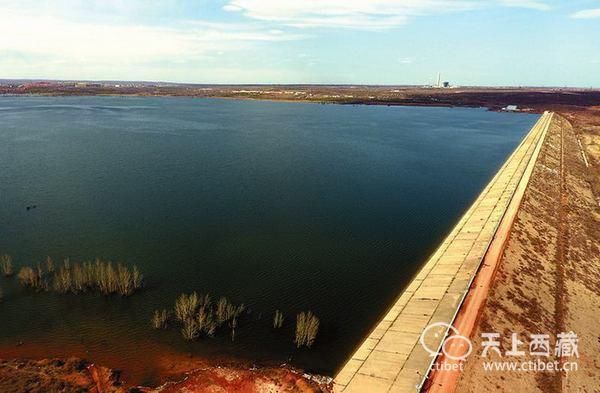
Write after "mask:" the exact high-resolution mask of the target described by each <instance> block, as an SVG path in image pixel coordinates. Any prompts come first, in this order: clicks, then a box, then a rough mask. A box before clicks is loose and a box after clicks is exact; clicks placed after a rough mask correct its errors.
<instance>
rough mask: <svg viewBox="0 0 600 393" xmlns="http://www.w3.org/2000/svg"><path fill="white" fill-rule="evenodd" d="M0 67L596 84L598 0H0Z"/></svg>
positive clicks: (111, 75)
mask: <svg viewBox="0 0 600 393" xmlns="http://www.w3.org/2000/svg"><path fill="white" fill-rule="evenodd" d="M0 16H2V23H0V78H49V79H118V80H162V81H173V82H198V83H351V84H359V83H362V84H365V83H367V84H427V83H432V82H433V81H434V79H435V77H436V74H437V72H438V71H439V72H441V73H442V75H443V79H444V80H449V81H450V82H452V83H453V84H457V85H545V86H581V87H592V86H593V87H600V1H597V0H571V1H568V0H564V1H558V0H318V1H317V0H315V1H309V0H56V1H44V0H14V1H13V0H0Z"/></svg>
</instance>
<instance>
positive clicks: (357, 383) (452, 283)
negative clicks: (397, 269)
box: [335, 112, 552, 393]
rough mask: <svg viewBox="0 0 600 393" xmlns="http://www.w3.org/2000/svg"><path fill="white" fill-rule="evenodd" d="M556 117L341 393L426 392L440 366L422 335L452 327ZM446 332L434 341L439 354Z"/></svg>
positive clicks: (500, 178) (340, 381)
mask: <svg viewBox="0 0 600 393" xmlns="http://www.w3.org/2000/svg"><path fill="white" fill-rule="evenodd" d="M551 117H552V115H551V114H550V113H548V112H546V113H544V115H542V116H541V117H540V119H539V120H538V122H537V123H536V124H535V125H534V126H533V128H532V129H531V131H530V132H529V134H527V136H526V137H525V138H524V139H523V141H522V142H521V144H520V145H519V146H518V147H517V149H516V150H515V151H514V152H513V154H512V155H511V156H510V157H509V158H508V160H507V161H506V162H505V163H504V165H503V166H502V167H501V168H500V170H499V171H498V173H497V174H496V175H495V176H494V178H493V179H492V180H491V181H490V183H489V184H488V185H487V186H486V187H485V189H484V190H483V191H482V193H481V194H480V195H479V197H478V198H477V199H476V200H475V202H474V203H473V205H472V206H471V207H470V208H469V210H467V212H466V213H465V214H464V215H463V217H462V218H461V219H460V220H459V221H458V223H457V224H456V226H455V227H454V229H453V230H452V231H451V232H450V234H449V235H448V236H447V237H446V239H444V241H443V242H442V244H441V245H440V247H439V248H438V249H437V250H436V251H435V253H434V254H433V255H432V256H431V257H430V258H429V260H428V261H427V262H426V263H425V265H424V266H423V267H422V268H421V270H420V271H419V273H418V274H417V275H416V276H415V277H414V278H413V280H412V282H411V283H410V284H409V285H408V287H406V289H405V290H404V292H403V293H402V294H401V296H400V297H399V298H398V299H397V300H396V302H395V303H394V305H393V306H392V307H391V309H390V310H389V311H388V313H387V315H385V316H384V317H383V319H382V320H381V321H379V323H378V324H377V326H376V327H375V329H374V330H373V331H372V332H371V333H370V334H369V336H368V337H367V338H366V339H365V340H364V341H363V343H362V344H361V346H360V347H359V348H358V349H357V350H356V352H355V353H354V354H353V355H352V357H351V358H350V360H348V362H347V363H346V365H345V366H344V367H343V368H342V369H341V370H340V372H339V373H338V375H337V376H336V378H335V381H336V391H337V392H344V393H351V392H359V393H365V392H368V393H379V392H386V393H387V392H390V393H392V392H393V393H409V392H417V391H419V390H420V388H421V386H422V384H423V383H424V381H425V378H426V376H427V373H428V371H429V368H430V366H431V364H432V362H433V361H434V360H435V359H434V358H433V357H431V356H430V354H429V353H428V352H426V351H425V349H424V348H423V346H422V345H421V344H420V343H419V338H420V335H421V332H422V331H423V329H424V328H425V327H426V326H428V325H430V324H432V323H436V322H445V323H447V324H451V323H452V321H453V320H454V317H455V315H456V313H457V311H458V308H459V307H460V304H461V302H462V300H463V299H464V297H465V295H466V293H467V291H468V289H469V286H470V284H471V281H472V280H473V278H474V276H475V273H476V272H477V269H478V267H479V265H480V263H481V261H482V259H483V257H484V255H485V253H486V251H487V249H488V245H489V244H490V242H491V241H492V239H493V237H494V234H495V233H496V229H497V227H498V225H499V223H500V221H501V220H502V217H503V215H504V213H505V211H506V208H507V206H508V204H509V202H510V200H511V198H512V196H513V194H514V192H515V189H516V188H517V186H518V184H519V182H520V181H521V180H523V181H525V182H527V181H528V180H529V179H528V178H523V175H524V173H525V169H526V167H527V164H528V163H529V161H530V159H531V157H532V155H533V152H534V151H535V149H536V147H537V145H538V144H541V143H542V142H543V140H542V139H543V138H542V136H543V135H544V134H545V132H544V131H545V130H546V129H547V127H548V125H549V123H550V119H551ZM445 334H446V329H445V328H444V327H438V328H435V329H432V330H431V331H430V333H428V334H427V338H426V339H425V343H426V344H427V346H428V347H429V348H432V349H437V348H439V346H440V345H441V343H442V341H443V338H444V337H445Z"/></svg>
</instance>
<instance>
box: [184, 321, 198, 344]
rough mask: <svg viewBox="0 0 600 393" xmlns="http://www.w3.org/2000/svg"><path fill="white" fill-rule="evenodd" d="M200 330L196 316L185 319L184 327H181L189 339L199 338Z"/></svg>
mask: <svg viewBox="0 0 600 393" xmlns="http://www.w3.org/2000/svg"><path fill="white" fill-rule="evenodd" d="M199 334H200V330H199V329H198V322H196V320H195V319H194V318H188V319H186V320H185V321H183V328H182V329H181V335H182V336H183V338H185V339H186V340H188V341H192V340H195V339H197V338H198V336H199Z"/></svg>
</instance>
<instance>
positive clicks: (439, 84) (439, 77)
mask: <svg viewBox="0 0 600 393" xmlns="http://www.w3.org/2000/svg"><path fill="white" fill-rule="evenodd" d="M437 87H442V74H440V73H439V72H438V80H437Z"/></svg>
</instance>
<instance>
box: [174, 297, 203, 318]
mask: <svg viewBox="0 0 600 393" xmlns="http://www.w3.org/2000/svg"><path fill="white" fill-rule="evenodd" d="M198 303H199V302H198V294H197V293H196V292H194V293H191V294H189V295H186V294H185V293H182V294H181V295H179V297H178V298H177V300H176V301H175V317H176V318H177V319H178V320H179V321H181V322H186V321H187V320H189V319H194V317H195V314H196V310H197V309H198Z"/></svg>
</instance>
